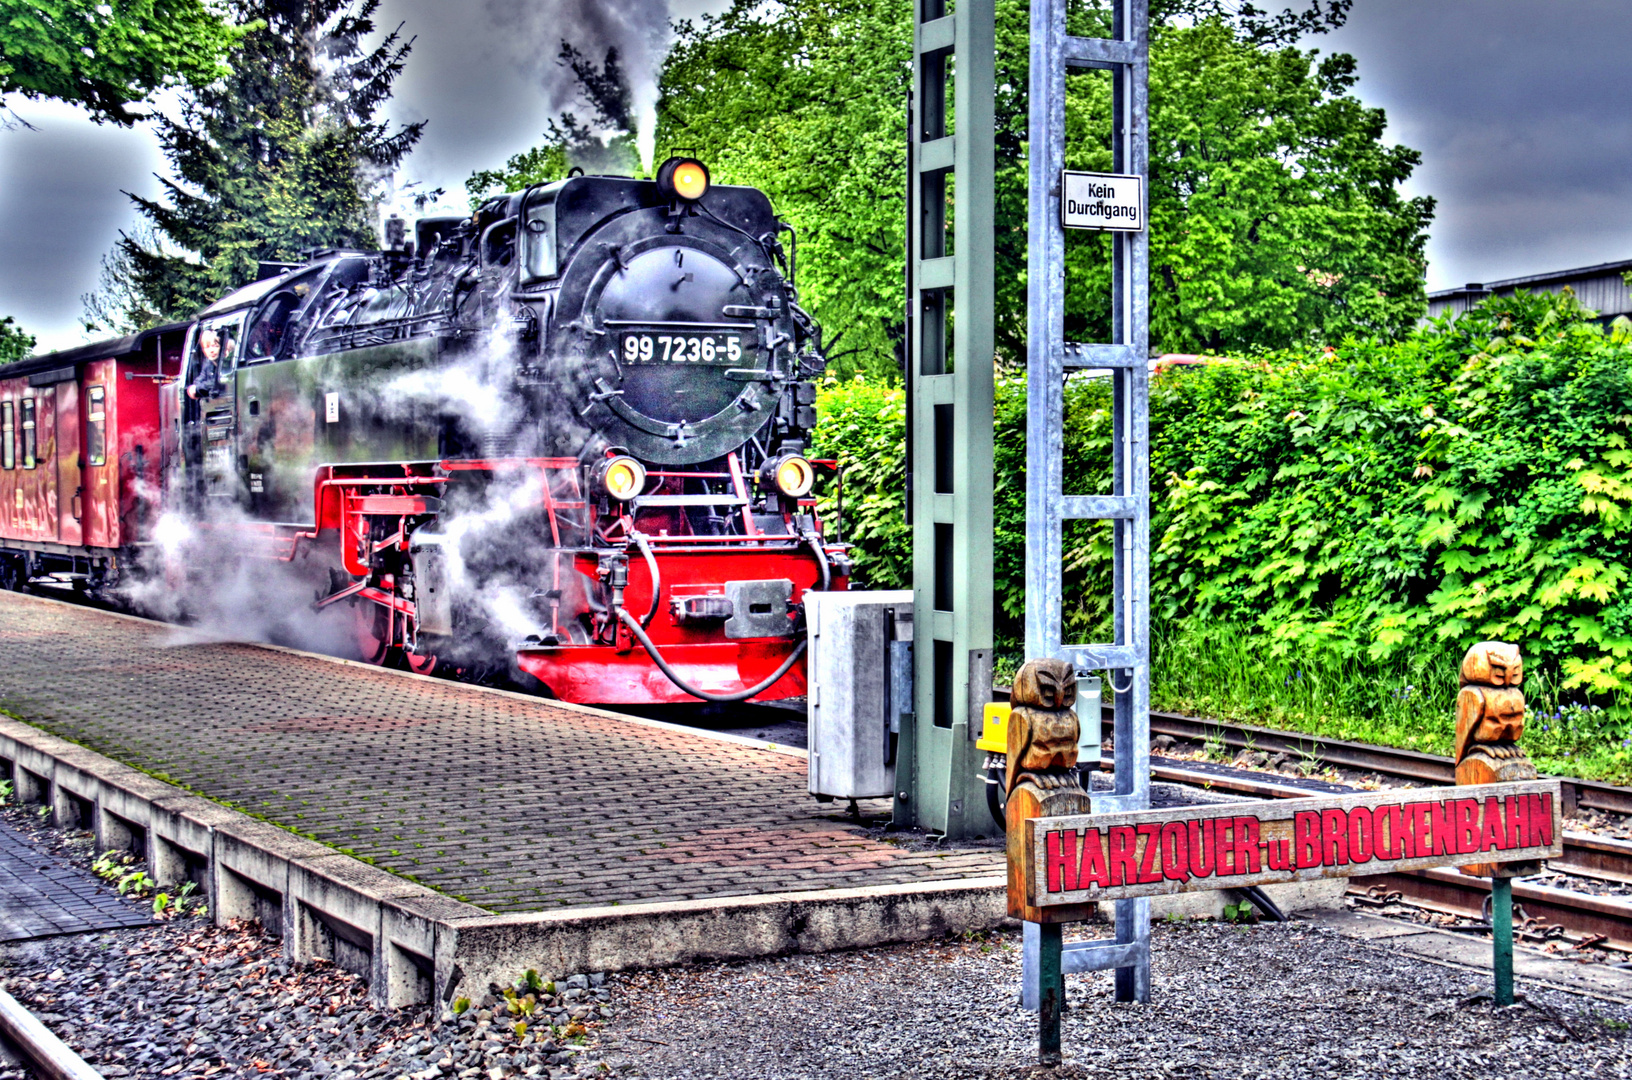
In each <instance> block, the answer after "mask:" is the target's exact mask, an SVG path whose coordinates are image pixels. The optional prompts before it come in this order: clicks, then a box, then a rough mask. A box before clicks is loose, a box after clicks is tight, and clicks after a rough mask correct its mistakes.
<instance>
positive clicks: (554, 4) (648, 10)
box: [487, 0, 669, 172]
mask: <svg viewBox="0 0 1632 1080" xmlns="http://www.w3.org/2000/svg"><path fill="white" fill-rule="evenodd" d="M487 11H488V15H489V17H491V18H492V19H493V21H494V22H495V24H497V26H498V27H499V28H500V29H502V30H503V31H504V38H505V40H507V41H510V42H511V43H512V45H511V48H512V50H513V53H514V55H513V59H514V60H515V62H516V63H518V64H519V65H521V66H522V68H523V69H524V70H526V71H527V72H528V73H529V74H531V75H532V76H533V77H534V78H535V79H536V80H537V82H538V85H539V88H540V90H541V91H542V92H543V95H544V99H545V103H546V105H547V106H548V111H549V112H550V114H551V115H552V116H558V115H560V114H562V113H564V112H574V111H575V110H578V111H582V108H583V106H585V105H588V106H589V111H590V113H591V115H592V118H595V119H600V120H602V121H603V122H605V123H607V124H608V128H609V130H611V129H615V128H616V126H617V122H618V121H620V120H622V121H623V122H624V123H625V124H627V126H626V127H624V129H623V130H625V131H627V132H629V133H630V134H635V133H636V132H637V131H638V132H639V133H640V134H641V135H643V136H645V137H646V139H649V137H650V133H651V131H652V128H653V125H654V123H655V112H654V109H655V106H656V104H657V75H658V65H659V64H661V63H662V61H663V56H664V53H665V51H666V49H667V45H668V41H669V5H668V0H551V2H547V3H540V2H539V0H487ZM609 57H610V58H611V59H612V61H613V63H612V65H611V67H612V69H613V70H614V71H616V70H617V69H621V72H620V74H621V76H622V78H623V80H624V88H623V93H624V95H626V97H625V103H624V105H623V108H622V109H621V110H620V109H617V108H613V109H608V108H607V104H609V103H615V102H616V100H617V98H618V97H619V96H620V95H619V94H618V93H617V89H618V88H617V87H612V88H611V90H612V92H611V93H608V94H594V93H593V92H592V91H593V90H594V87H593V86H592V85H591V84H592V83H593V81H594V80H595V79H597V78H601V79H605V78H608V77H610V76H611V75H612V73H611V72H609V71H608V70H607V68H606V67H605V66H604V65H606V63H607V60H608V58H609ZM586 76H587V79H586ZM586 91H590V93H589V95H588V96H589V97H590V98H591V99H592V100H589V101H586V100H585V98H586ZM619 112H621V113H622V115H621V116H619V115H617V114H618V113H619ZM595 114H599V116H598V117H596V116H595ZM574 164H583V165H584V167H585V168H586V169H587V170H588V171H591V172H593V171H596V169H595V168H594V166H595V165H596V164H598V163H597V162H594V161H586V162H576V161H575V162H574Z"/></svg>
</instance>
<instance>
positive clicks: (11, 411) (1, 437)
mask: <svg viewBox="0 0 1632 1080" xmlns="http://www.w3.org/2000/svg"><path fill="white" fill-rule="evenodd" d="M16 467H17V406H15V405H13V404H12V403H11V402H9V401H6V402H0V469H15V468H16Z"/></svg>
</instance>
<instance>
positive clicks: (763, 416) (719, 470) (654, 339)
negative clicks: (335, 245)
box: [0, 158, 848, 703]
mask: <svg viewBox="0 0 1632 1080" xmlns="http://www.w3.org/2000/svg"><path fill="white" fill-rule="evenodd" d="M785 236H787V237H789V238H790V241H789V243H787V244H786V245H785V244H784V242H783V238H784V237H785ZM386 241H387V243H386V248H385V250H382V251H378V252H362V251H327V252H320V253H315V254H314V256H313V257H312V258H311V260H310V261H308V262H306V263H304V264H302V265H298V266H278V267H273V268H270V269H271V272H270V273H269V274H268V276H266V277H265V278H264V279H263V280H261V281H258V282H255V283H254V284H251V285H249V286H246V287H244V288H242V289H240V290H238V291H237V292H234V293H232V294H231V295H229V296H226V297H224V298H223V299H221V300H220V301H218V302H217V303H215V304H213V305H211V306H210V307H209V308H207V309H205V310H204V311H202V312H201V313H199V315H198V316H197V317H196V318H194V319H193V320H190V321H189V322H187V323H184V324H178V325H176V326H171V327H162V328H158V329H156V330H154V331H149V332H147V334H146V335H137V336H136V337H135V338H128V339H124V340H122V341H119V342H113V343H106V344H105V345H102V346H88V347H86V349H81V350H75V353H74V354H73V355H69V354H58V355H57V356H56V358H55V359H53V358H39V359H36V360H31V361H25V362H24V363H23V364H22V365H13V367H12V368H0V420H4V419H5V418H6V417H10V416H12V415H13V414H14V413H16V414H17V415H21V412H22V409H23V407H24V402H25V401H26V402H29V403H30V404H29V405H28V408H29V410H30V415H31V416H36V417H37V416H38V415H39V409H40V405H39V404H38V403H36V400H35V399H37V398H38V397H40V392H41V389H42V387H40V386H38V385H35V380H36V379H37V378H38V375H39V372H40V371H42V370H48V371H55V372H57V374H58V375H59V376H60V375H62V373H63V372H65V371H70V369H71V373H70V375H69V376H67V377H63V378H61V379H60V380H59V382H60V383H72V384H73V386H74V388H75V390H74V392H75V394H76V395H77V396H78V398H79V399H80V400H81V401H85V400H89V395H91V394H93V393H94V394H96V395H98V396H97V398H96V400H97V401H98V402H103V403H106V402H109V401H111V400H112V399H113V397H115V396H117V397H118V398H119V399H120V401H121V402H126V404H122V405H121V406H120V408H119V410H117V411H116V410H114V409H113V408H112V407H111V406H110V405H107V404H104V407H103V410H102V412H101V413H100V414H98V415H99V420H98V422H99V423H100V424H101V425H102V427H101V429H100V430H101V433H100V435H96V436H95V437H97V438H100V439H101V440H102V443H103V444H104V447H105V449H104V463H106V462H107V461H112V462H113V467H112V470H111V472H112V474H113V475H112V479H111V480H110V482H109V483H110V484H111V488H110V490H111V491H112V494H111V495H109V496H108V498H110V499H111V500H112V503H113V504H114V506H115V509H114V510H112V511H103V515H104V516H108V515H109V514H112V516H113V517H114V518H115V519H116V523H117V524H121V525H122V526H123V530H122V531H120V530H119V529H115V530H114V533H115V534H116V535H114V534H108V533H107V530H104V535H103V536H102V539H103V543H101V544H95V543H92V542H91V541H90V540H88V539H87V535H88V534H87V533H86V532H85V530H83V529H82V530H80V535H78V536H74V535H72V534H71V532H65V531H63V530H60V529H59V531H58V534H57V535H53V536H51V537H49V538H47V537H46V536H45V531H44V530H43V529H38V528H37V529H34V531H33V532H32V533H30V532H28V531H27V530H23V529H19V528H15V527H13V525H12V524H9V523H8V520H7V517H6V509H7V508H6V506H5V505H3V504H4V503H5V501H6V499H7V497H8V495H11V497H12V499H13V500H18V499H20V496H17V495H12V494H11V492H8V490H7V488H8V483H7V481H8V479H11V480H12V483H11V484H10V485H9V486H10V487H11V488H13V489H16V490H17V491H21V490H22V488H21V487H20V486H19V484H18V482H17V480H16V474H18V473H19V472H20V470H17V469H14V468H11V467H7V468H0V574H9V575H10V577H11V579H12V580H14V581H15V580H22V579H32V580H36V581H50V580H56V581H59V582H67V583H72V584H74V585H77V586H78V587H82V588H87V589H90V590H93V591H100V592H102V593H112V592H114V591H116V590H118V589H120V588H121V587H122V586H126V585H128V584H129V583H130V582H131V580H132V579H133V578H135V577H137V576H139V575H140V574H141V573H142V572H143V571H144V570H145V571H146V572H147V573H148V574H149V575H150V576H151V575H162V576H163V578H164V580H165V581H166V582H168V583H169V585H170V586H172V587H174V588H176V589H179V590H181V592H182V594H183V595H195V596H196V595H208V594H209V592H210V591H211V590H212V589H213V588H216V587H217V579H218V578H219V577H220V576H221V575H222V574H223V573H224V572H226V571H224V570H223V563H224V561H225V562H227V563H230V565H231V566H232V567H233V568H234V569H233V571H232V572H235V573H236V572H238V571H239V570H240V569H241V568H243V567H246V566H247V567H251V568H257V567H258V568H261V569H264V570H267V571H268V572H269V576H268V580H273V579H276V580H278V581H279V582H281V583H283V584H282V585H280V587H283V588H289V585H288V582H291V581H293V582H298V587H296V591H297V592H299V594H300V604H302V605H305V607H304V608H303V610H305V611H307V612H308V613H309V615H310V616H311V618H312V620H313V621H314V623H316V622H326V623H327V624H329V625H333V624H334V623H335V622H336V620H338V621H340V622H342V623H344V625H345V626H346V628H347V635H346V636H347V641H348V647H349V650H350V651H351V652H352V654H353V655H354V656H356V657H358V658H361V659H365V660H369V661H373V662H379V663H391V664H396V665H400V666H406V667H410V668H412V669H414V670H418V671H422V672H423V671H433V670H443V671H455V672H459V673H463V674H465V675H467V676H472V677H477V678H487V679H493V678H501V679H507V680H508V681H510V682H511V683H517V682H519V683H522V684H524V685H527V686H529V687H530V688H532V689H534V690H537V691H539V692H543V693H548V694H550V695H553V696H556V697H559V698H562V699H566V700H571V701H580V702H600V703H662V702H678V701H694V700H697V699H699V698H702V699H710V700H739V699H743V698H747V697H757V698H760V699H773V698H785V697H793V696H798V695H800V694H802V693H803V692H804V669H803V665H802V664H801V663H800V660H801V655H802V650H803V644H802V638H803V627H802V598H803V596H804V594H805V593H806V592H807V591H808V590H811V589H839V588H844V587H845V586H846V582H847V578H848V562H847V560H846V558H845V553H844V547H843V545H841V544H837V543H834V542H831V541H830V540H828V539H826V538H824V536H823V533H822V526H821V523H820V521H819V520H818V518H817V516H816V512H815V498H814V493H813V487H814V484H815V483H816V480H817V472H818V465H819V463H817V462H813V461H812V460H811V458H810V456H809V440H810V434H811V430H812V429H813V427H814V426H815V421H816V416H815V409H814V402H815V386H814V382H813V379H814V378H815V377H816V376H817V375H819V374H820V372H821V371H822V368H823V359H822V354H821V334H820V330H819V328H818V327H817V326H816V325H815V324H814V323H813V321H812V320H811V319H810V318H809V316H808V315H807V314H806V313H805V312H804V311H803V310H802V309H801V308H800V307H799V304H798V296H797V292H796V289H795V285H794V272H795V270H796V261H795V254H794V248H793V245H792V243H791V232H790V230H788V227H787V226H786V225H785V224H783V223H782V222H781V221H779V220H778V218H777V217H776V215H775V213H774V211H773V210H772V207H771V205H770V203H769V200H768V199H767V198H766V197H765V195H764V194H763V193H761V192H759V191H757V190H754V189H751V188H744V187H731V186H724V185H718V186H716V185H713V184H712V183H711V182H710V177H709V175H708V171H707V169H706V168H705V167H704V166H703V165H702V164H701V163H700V162H698V161H695V160H692V159H682V158H674V159H670V160H669V161H668V162H666V163H665V164H664V165H663V166H662V167H661V168H660V169H659V170H658V171H657V174H656V176H655V178H654V179H652V180H634V179H627V178H623V177H609V176H582V175H578V176H572V177H569V178H568V179H566V180H562V181H559V182H556V183H552V184H540V185H535V186H532V187H529V188H527V189H526V190H524V191H520V192H514V193H510V194H506V195H502V196H498V197H495V198H491V199H488V200H487V201H486V202H484V203H483V204H482V205H481V206H480V207H479V208H478V209H477V210H476V212H475V213H474V214H472V215H469V216H466V217H433V218H426V219H421V220H419V221H418V222H416V223H414V226H413V230H412V235H410V234H409V230H408V227H407V225H406V223H403V222H401V221H399V220H397V219H392V221H390V222H388V224H387V233H386ZM87 350H89V351H88V352H87ZM79 354H84V355H79ZM104 354H106V355H104ZM93 357H94V359H93ZM42 364H43V365H45V366H44V367H43V368H42V366H41V365H42ZM14 369H15V370H14ZM53 385H55V384H53ZM60 412H61V410H60V409H59V410H57V412H55V413H53V415H54V416H56V415H60ZM127 413H128V414H129V416H130V417H131V418H132V421H133V423H134V424H135V425H136V426H135V427H133V428H132V429H131V430H130V431H125V430H122V429H120V428H119V426H118V425H119V417H122V416H124V415H126V414H127ZM90 416H91V413H90V412H88V411H86V410H85V409H83V408H82V409H80V411H79V415H78V417H77V418H75V419H74V420H73V421H72V422H71V423H69V424H68V425H67V427H64V428H60V429H58V432H57V438H56V440H55V442H54V443H53V444H52V446H51V447H50V448H49V453H50V454H51V455H54V458H55V460H54V461H53V464H52V467H53V468H55V469H56V470H57V473H58V475H59V480H61V482H60V483H58V485H57V490H56V491H55V493H54V500H55V501H54V502H53V506H52V512H53V513H54V514H55V515H56V518H57V519H58V521H59V523H60V521H62V520H64V516H63V509H62V507H63V506H64V505H65V504H66V500H69V499H70V496H69V494H68V492H67V488H68V486H69V484H73V485H74V486H75V489H76V490H75V493H74V494H73V495H72V497H71V498H72V500H73V501H74V503H75V505H80V506H85V505H89V503H88V502H87V500H86V499H85V498H84V494H85V493H84V489H83V484H81V483H80V481H79V477H77V476H70V475H68V473H66V472H64V471H63V468H64V467H63V463H64V462H66V461H67V460H68V458H69V457H73V458H74V459H75V461H74V466H75V468H76V469H83V468H84V467H85V465H86V463H87V462H88V461H89V460H90V459H89V458H88V457H87V456H86V454H87V447H88V445H89V444H88V442H87V440H89V439H91V438H92V436H93V434H95V433H94V432H93V431H92V428H91V426H90V424H91V421H90V420H89V419H88V418H89V417H90ZM36 423H37V421H36ZM76 424H77V429H75V430H73V431H70V430H68V428H74V427H75V425H76ZM12 426H13V427H15V426H16V425H15V424H13V425H12ZM17 430H18V431H20V430H21V429H20V428H19V429H17ZM4 438H5V439H6V440H8V441H7V442H6V445H7V446H8V447H9V446H13V444H18V445H20V443H19V442H18V440H19V439H20V436H19V435H18V434H17V433H16V432H14V431H12V428H8V429H7V433H6V434H5V435H4ZM35 439H36V441H35V443H34V447H35V449H34V451H33V452H34V454H35V457H36V458H38V457H39V456H40V454H41V453H42V451H41V450H40V449H39V443H38V437H37V436H35ZM108 446H111V447H113V449H106V447H108ZM10 460H11V457H10V456H7V457H5V459H4V460H3V461H0V465H4V464H5V461H10ZM36 469H37V465H36ZM63 477H66V479H62V478H63ZM35 486H36V487H38V486H39V485H38V484H36V485H35ZM36 501H37V500H36ZM19 505H21V502H19ZM76 512H78V511H76ZM42 514H43V511H42ZM178 523H179V527H178ZM178 536H179V537H181V539H179V540H178V539H177V537H178ZM127 592H128V590H127Z"/></svg>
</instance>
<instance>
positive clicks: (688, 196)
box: [657, 157, 709, 202]
mask: <svg viewBox="0 0 1632 1080" xmlns="http://www.w3.org/2000/svg"><path fill="white" fill-rule="evenodd" d="M708 182H709V176H708V166H706V165H704V164H703V163H702V162H700V161H698V160H697V159H695V158H682V157H672V158H670V159H669V160H667V161H665V162H664V163H663V164H662V165H660V166H659V167H658V170H657V189H658V190H659V191H661V192H662V193H663V197H664V198H666V199H682V200H684V201H686V202H696V201H697V200H698V199H700V198H702V197H703V196H704V195H705V194H707V193H708Z"/></svg>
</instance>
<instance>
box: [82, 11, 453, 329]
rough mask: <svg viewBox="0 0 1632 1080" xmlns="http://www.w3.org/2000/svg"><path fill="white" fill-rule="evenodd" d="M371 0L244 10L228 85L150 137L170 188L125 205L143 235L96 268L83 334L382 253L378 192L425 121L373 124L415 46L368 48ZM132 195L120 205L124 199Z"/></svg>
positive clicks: (194, 100)
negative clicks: (275, 273) (306, 260)
mask: <svg viewBox="0 0 1632 1080" xmlns="http://www.w3.org/2000/svg"><path fill="white" fill-rule="evenodd" d="M379 3H380V0H242V2H241V3H239V4H237V5H236V7H235V8H234V15H235V16H236V18H237V19H238V21H239V22H240V24H250V23H252V22H255V21H259V22H260V23H261V25H260V26H258V27H256V28H254V29H251V30H250V32H249V33H248V34H247V35H246V37H245V38H244V40H243V42H242V44H241V45H240V46H239V48H238V49H237V50H235V51H234V52H233V54H232V56H231V58H230V61H229V67H230V69H231V70H230V73H229V74H228V75H227V76H226V77H225V78H224V79H222V80H220V81H218V82H216V83H213V84H211V85H210V86H208V87H205V88H202V89H199V90H195V91H193V92H192V93H191V94H190V95H189V96H188V98H187V99H186V100H185V102H184V104H183V106H182V109H181V114H180V117H179V119H168V118H167V119H162V120H160V122H159V135H160V140H161V143H162V145H163V147H164V151H165V155H166V157H168V158H169V161H170V167H171V171H172V172H173V174H174V176H175V177H176V179H174V180H169V179H163V180H161V182H162V183H163V185H164V198H163V199H162V200H155V199H147V198H142V197H140V196H137V195H130V198H131V200H132V201H133V202H134V203H135V204H136V206H137V208H138V209H139V210H140V211H141V213H142V215H143V216H144V217H146V218H147V220H148V222H150V223H151V226H152V234H151V235H144V234H143V233H142V232H140V231H138V232H137V233H135V234H121V236H120V239H119V241H118V243H117V244H116V245H115V248H114V251H113V252H112V253H111V254H110V255H109V256H108V257H107V258H106V259H104V260H103V280H102V289H101V292H100V294H98V295H96V296H92V297H87V298H86V309H87V319H86V322H87V326H88V327H89V328H91V329H113V330H128V329H132V328H134V327H138V326H146V325H152V324H154V323H156V322H161V321H165V320H170V319H179V318H185V317H187V316H188V315H190V314H191V313H192V312H193V311H195V310H197V309H198V308H199V307H201V306H203V305H205V304H208V303H209V302H210V301H212V300H214V299H215V298H217V297H219V296H220V295H222V294H223V293H225V292H228V291H230V290H231V289H234V288H237V287H238V286H240V285H243V284H245V283H247V282H250V281H253V280H254V279H255V277H256V274H257V269H258V268H257V263H259V262H261V261H297V260H299V259H300V258H301V257H302V255H303V253H304V252H306V251H309V250H311V249H314V248H326V247H349V248H361V249H367V250H372V249H374V248H376V247H378V243H379V242H378V238H377V235H376V231H375V225H374V219H375V217H376V216H377V213H378V209H379V204H380V201H381V198H382V195H383V192H382V190H381V187H382V183H383V182H385V181H387V180H388V179H389V178H390V175H391V173H392V171H393V170H394V169H395V168H396V166H397V165H398V164H399V163H400V162H401V161H402V159H403V157H404V156H405V155H406V154H407V153H408V151H409V150H410V149H412V147H413V145H414V143H415V142H417V141H418V139H419V137H420V134H421V131H422V130H423V128H424V122H423V121H421V122H420V123H417V124H410V125H406V126H403V127H400V128H398V129H397V130H395V131H391V130H389V124H388V123H387V122H385V121H381V120H377V119H376V114H377V113H378V111H379V109H380V107H381V106H382V105H383V104H384V103H385V101H386V100H387V99H388V98H389V97H390V95H391V87H392V83H393V82H394V81H395V79H396V77H397V75H398V74H399V73H401V71H402V68H403V64H404V63H405V61H406V60H407V57H408V53H409V51H410V49H411V48H412V47H413V41H412V40H408V41H403V40H402V39H401V36H400V33H401V27H398V29H397V30H394V31H392V32H390V33H389V34H386V35H385V37H384V39H383V40H382V41H380V42H379V43H378V44H377V45H375V46H374V47H373V48H368V47H367V46H365V44H364V39H365V38H366V37H368V36H369V35H371V34H373V33H374V31H375V26H374V21H373V16H374V12H375V10H376V9H377V8H378V7H379ZM126 194H127V195H129V193H128V192H127V193H126Z"/></svg>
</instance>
